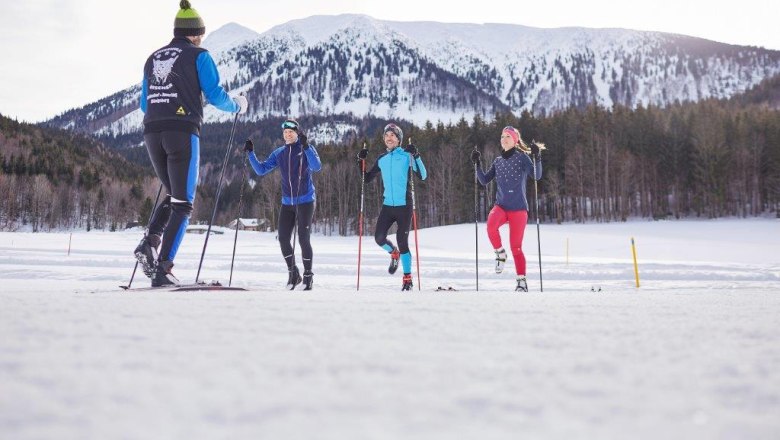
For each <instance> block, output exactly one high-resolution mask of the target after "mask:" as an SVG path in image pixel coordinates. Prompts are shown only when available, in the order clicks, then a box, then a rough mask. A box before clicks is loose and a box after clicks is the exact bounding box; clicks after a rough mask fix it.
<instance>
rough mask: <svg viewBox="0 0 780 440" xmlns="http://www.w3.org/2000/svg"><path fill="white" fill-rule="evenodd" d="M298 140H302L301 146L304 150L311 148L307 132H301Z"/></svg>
mask: <svg viewBox="0 0 780 440" xmlns="http://www.w3.org/2000/svg"><path fill="white" fill-rule="evenodd" d="M298 140H299V141H301V146H302V147H303V149H304V150H308V149H309V138H308V137H307V136H306V135H305V134H303V133H301V134H300V135H298Z"/></svg>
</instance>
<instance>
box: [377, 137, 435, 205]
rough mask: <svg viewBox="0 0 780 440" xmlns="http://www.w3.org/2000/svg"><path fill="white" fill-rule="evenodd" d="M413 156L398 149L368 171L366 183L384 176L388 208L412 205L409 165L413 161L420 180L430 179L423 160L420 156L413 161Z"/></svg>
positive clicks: (380, 158) (382, 156) (380, 157)
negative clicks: (378, 175)
mask: <svg viewBox="0 0 780 440" xmlns="http://www.w3.org/2000/svg"><path fill="white" fill-rule="evenodd" d="M411 158H412V155H411V154H409V153H407V152H406V151H404V149H403V148H402V147H396V148H393V149H392V150H390V151H388V152H386V153H382V154H381V155H380V156H379V157H378V158H377V159H376V162H375V163H374V166H373V167H371V169H370V170H368V171H366V175H365V182H366V183H368V182H371V181H372V180H374V178H375V177H376V175H377V174H379V173H381V174H382V184H383V185H384V188H385V190H384V201H383V204H385V205H387V206H405V205H411V203H412V199H411V192H410V189H409V175H410V173H409V163H410V161H411V164H412V169H413V170H414V173H415V174H417V177H419V178H420V180H425V179H427V178H428V172H427V171H426V170H425V165H424V164H423V161H422V159H420V157H419V156H418V157H417V158H416V159H414V160H411Z"/></svg>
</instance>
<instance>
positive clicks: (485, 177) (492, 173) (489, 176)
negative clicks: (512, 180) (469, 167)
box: [477, 160, 496, 186]
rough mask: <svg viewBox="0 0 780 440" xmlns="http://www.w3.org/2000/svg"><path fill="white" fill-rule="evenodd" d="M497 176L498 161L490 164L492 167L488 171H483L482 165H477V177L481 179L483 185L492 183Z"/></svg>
mask: <svg viewBox="0 0 780 440" xmlns="http://www.w3.org/2000/svg"><path fill="white" fill-rule="evenodd" d="M495 177H496V161H495V160H494V161H493V163H491V164H490V169H489V170H488V172H487V173H484V172H482V167H480V166H477V179H479V183H481V184H482V185H483V186H484V185H487V184H488V183H490V181H491V180H493V178H495Z"/></svg>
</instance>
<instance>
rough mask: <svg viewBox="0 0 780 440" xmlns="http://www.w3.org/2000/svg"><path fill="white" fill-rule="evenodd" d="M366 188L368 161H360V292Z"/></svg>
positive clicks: (358, 287)
mask: <svg viewBox="0 0 780 440" xmlns="http://www.w3.org/2000/svg"><path fill="white" fill-rule="evenodd" d="M363 149H364V150H367V148H366V143H365V142H363ZM365 186H366V159H360V214H359V215H358V266H357V289H356V290H360V257H361V255H362V252H363V209H364V208H363V206H364V205H363V202H364V200H365V192H364V189H365Z"/></svg>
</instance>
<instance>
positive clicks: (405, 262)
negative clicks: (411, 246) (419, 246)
mask: <svg viewBox="0 0 780 440" xmlns="http://www.w3.org/2000/svg"><path fill="white" fill-rule="evenodd" d="M401 265H402V267H403V269H404V273H412V253H411V252H407V253H405V254H401Z"/></svg>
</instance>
